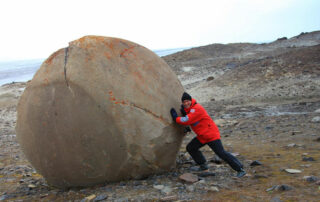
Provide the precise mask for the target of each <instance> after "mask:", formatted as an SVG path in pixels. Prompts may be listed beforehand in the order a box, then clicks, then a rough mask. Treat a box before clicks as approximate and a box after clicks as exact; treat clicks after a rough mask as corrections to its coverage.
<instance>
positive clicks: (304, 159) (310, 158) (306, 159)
mask: <svg viewBox="0 0 320 202" xmlns="http://www.w3.org/2000/svg"><path fill="white" fill-rule="evenodd" d="M302 161H315V160H314V158H312V157H303V158H302Z"/></svg>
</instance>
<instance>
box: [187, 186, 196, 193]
mask: <svg viewBox="0 0 320 202" xmlns="http://www.w3.org/2000/svg"><path fill="white" fill-rule="evenodd" d="M186 189H187V191H188V192H194V190H195V188H194V186H193V185H189V186H187V187H186Z"/></svg>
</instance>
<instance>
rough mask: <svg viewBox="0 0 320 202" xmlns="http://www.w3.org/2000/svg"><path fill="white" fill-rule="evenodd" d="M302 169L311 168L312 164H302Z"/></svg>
mask: <svg viewBox="0 0 320 202" xmlns="http://www.w3.org/2000/svg"><path fill="white" fill-rule="evenodd" d="M300 166H301V167H305V168H310V166H311V164H302V165H300Z"/></svg>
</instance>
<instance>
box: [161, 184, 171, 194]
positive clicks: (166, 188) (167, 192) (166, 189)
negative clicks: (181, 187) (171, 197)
mask: <svg viewBox="0 0 320 202" xmlns="http://www.w3.org/2000/svg"><path fill="white" fill-rule="evenodd" d="M161 192H162V193H164V194H166V195H168V194H170V193H171V192H172V188H171V187H169V186H165V187H164V188H163V189H161Z"/></svg>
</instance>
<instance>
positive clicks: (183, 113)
mask: <svg viewBox="0 0 320 202" xmlns="http://www.w3.org/2000/svg"><path fill="white" fill-rule="evenodd" d="M180 112H181V114H182V116H186V115H187V113H186V111H184V107H183V105H181V108H180Z"/></svg>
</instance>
